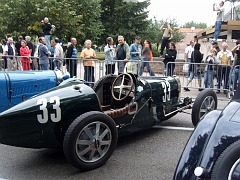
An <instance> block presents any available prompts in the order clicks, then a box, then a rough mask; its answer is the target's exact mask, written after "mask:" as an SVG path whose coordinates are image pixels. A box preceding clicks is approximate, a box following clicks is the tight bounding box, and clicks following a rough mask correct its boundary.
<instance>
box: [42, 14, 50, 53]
mask: <svg viewBox="0 0 240 180" xmlns="http://www.w3.org/2000/svg"><path fill="white" fill-rule="evenodd" d="M41 23H42V29H43V35H44V38H45V39H46V45H47V48H48V50H50V31H51V29H52V25H51V24H50V23H49V20H48V18H47V17H45V18H44V20H42V21H41Z"/></svg>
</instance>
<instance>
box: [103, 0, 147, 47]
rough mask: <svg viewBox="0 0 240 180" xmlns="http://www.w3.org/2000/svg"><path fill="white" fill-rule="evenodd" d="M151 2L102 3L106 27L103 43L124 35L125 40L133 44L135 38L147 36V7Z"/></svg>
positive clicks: (114, 0)
mask: <svg viewBox="0 0 240 180" xmlns="http://www.w3.org/2000/svg"><path fill="white" fill-rule="evenodd" d="M149 5H150V1H149V0H146V1H143V2H126V1H124V0H104V1H102V4H101V7H102V11H103V13H102V16H101V21H102V24H103V27H104V29H105V30H104V33H103V35H102V41H101V43H105V41H104V40H105V39H106V37H108V36H112V37H114V38H117V36H118V35H123V36H124V38H125V40H126V41H128V42H131V41H132V40H133V39H134V36H136V35H138V36H143V35H144V34H146V32H145V31H146V28H147V27H148V25H149V20H147V17H148V11H146V9H147V7H148V6H149Z"/></svg>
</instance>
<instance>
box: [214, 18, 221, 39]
mask: <svg viewBox="0 0 240 180" xmlns="http://www.w3.org/2000/svg"><path fill="white" fill-rule="evenodd" d="M221 25H222V21H216V22H215V32H214V39H215V40H217V39H218V36H219V34H220V31H221Z"/></svg>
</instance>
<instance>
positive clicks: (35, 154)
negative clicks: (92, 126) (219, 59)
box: [0, 90, 229, 180]
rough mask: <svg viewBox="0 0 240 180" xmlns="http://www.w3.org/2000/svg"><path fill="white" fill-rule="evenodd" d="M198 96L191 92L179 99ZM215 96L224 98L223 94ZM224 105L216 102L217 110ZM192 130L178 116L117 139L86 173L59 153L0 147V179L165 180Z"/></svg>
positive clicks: (188, 122)
mask: <svg viewBox="0 0 240 180" xmlns="http://www.w3.org/2000/svg"><path fill="white" fill-rule="evenodd" d="M198 93H199V92H198V91H197V90H192V91H190V92H183V93H182V95H183V96H185V95H188V96H190V95H192V96H196V94H198ZM218 96H219V97H223V98H224V94H219V95H218ZM228 102H229V100H228V99H227V98H225V100H220V101H219V102H218V109H222V108H224V106H226V104H227V103H228ZM187 112H188V113H191V110H187ZM192 130H193V125H192V123H191V115H189V114H186V113H179V114H177V115H176V116H174V117H172V118H171V119H170V120H167V121H165V122H163V123H161V124H160V125H158V126H156V127H154V128H151V129H149V130H145V131H142V132H139V133H136V134H133V135H130V136H127V137H123V138H120V139H119V140H118V144H117V147H116V150H115V151H114V153H113V155H112V156H111V157H110V159H109V160H108V162H107V163H106V164H105V165H103V166H102V167H100V168H98V169H95V170H92V171H88V172H82V171H80V170H78V169H76V168H74V167H72V166H71V165H70V164H69V163H68V162H67V161H66V159H65V157H64V154H63V151H62V149H26V148H18V147H11V146H5V145H0V157H1V161H0V179H10V180H22V179H23V180H25V179H27V180H28V179H29V180H30V179H31V180H32V179H36V180H38V179H39V180H40V179H41V180H43V179H44V180H45V179H46V180H48V179H51V180H52V179H70V180H72V179H83V180H85V179H86V180H112V179H114V180H135V179H136V180H145V179H146V180H149V179H151V180H155V179H156V180H157V179H158V180H169V179H172V178H173V174H174V170H175V167H176V165H177V163H178V159H179V157H180V156H181V152H182V150H183V148H184V146H185V144H186V142H187V140H188V138H189V136H190V135H191V133H192Z"/></svg>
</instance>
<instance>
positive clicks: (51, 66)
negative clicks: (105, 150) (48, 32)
mask: <svg viewBox="0 0 240 180" xmlns="http://www.w3.org/2000/svg"><path fill="white" fill-rule="evenodd" d="M55 45H56V43H55V41H54V40H51V47H50V52H51V55H50V58H49V65H50V70H54V52H55Z"/></svg>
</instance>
